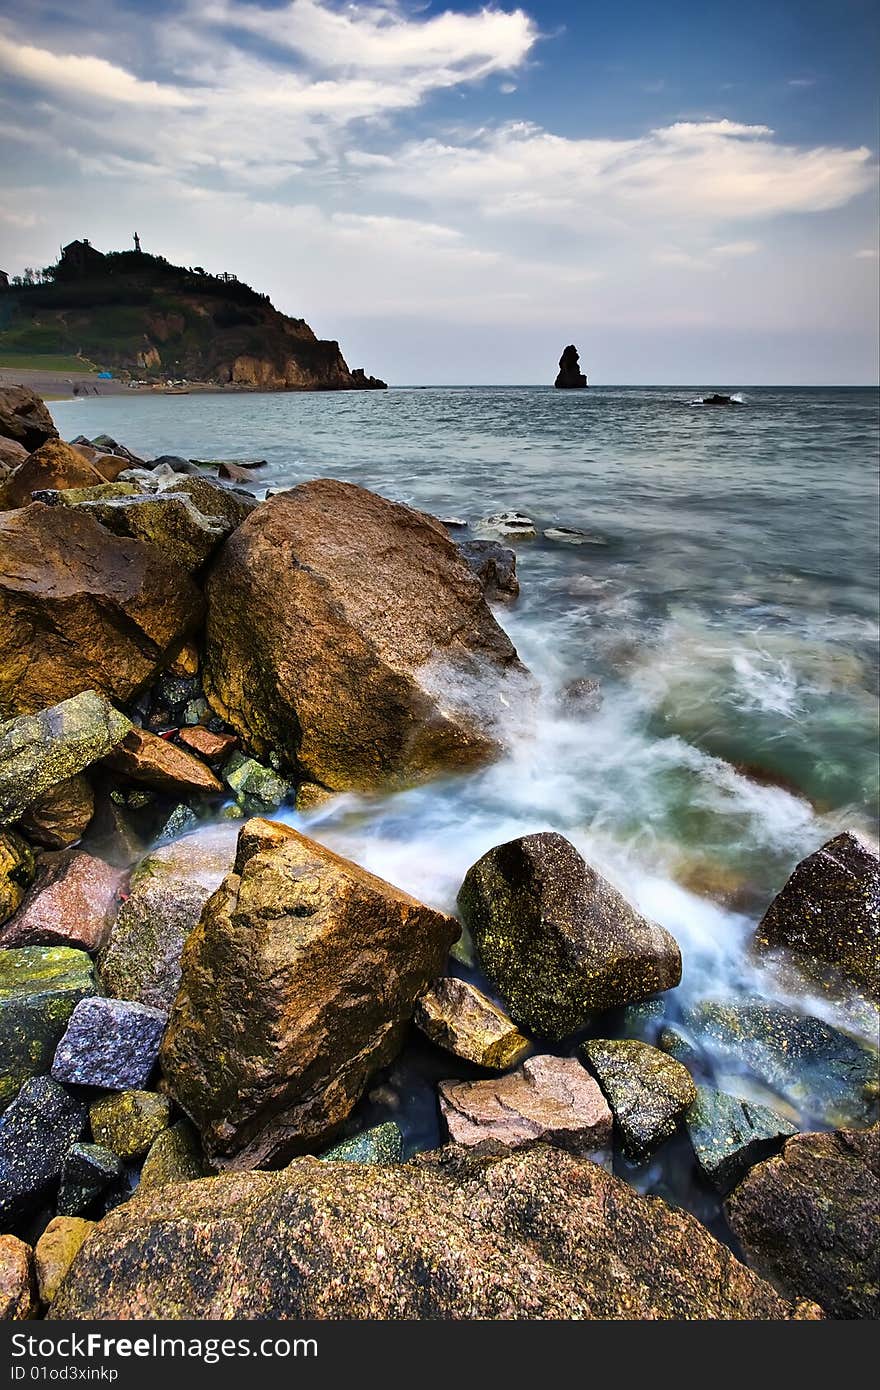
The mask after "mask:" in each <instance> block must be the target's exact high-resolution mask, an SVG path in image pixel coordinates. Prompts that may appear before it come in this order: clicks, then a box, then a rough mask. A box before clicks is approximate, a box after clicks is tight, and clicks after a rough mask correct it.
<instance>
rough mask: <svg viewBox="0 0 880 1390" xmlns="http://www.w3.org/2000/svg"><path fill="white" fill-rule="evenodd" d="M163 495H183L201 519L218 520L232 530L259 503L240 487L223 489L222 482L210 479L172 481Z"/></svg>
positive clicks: (163, 489)
mask: <svg viewBox="0 0 880 1390" xmlns="http://www.w3.org/2000/svg"><path fill="white" fill-rule="evenodd" d="M161 491H162V495H163V496H166V497H167V496H169V495H170V496H172V497H174V496H178V495H184V496H186V497H189V499H190V501H191V502H192V503H193V505H194V506H196V507H197V508H198V509H199V511H200V512H201V513H202V515H203V516H212V517H219V518H220V519H221V520H222V521H224V522H226V523H227V524H228V529H230V530H234V529H235V527H236V526H240V525H241V523H242V522H243V521H244V519H245V517H247V516H249V515H250V513H251V512H252V511H254V509H255V508H256V507H258V506H259V505H260V504H259V502H258V501H257V499H256V497H254V496H253V494H252V493H250V492H245V491H243V489H241V488H233V487H226V486H224V484H223V483H215V482H212V481H211V479H210V478H203V477H196V478H175V479H174V481H173V482H169V483H166V484H165V485H164V486H163V487H162V489H161Z"/></svg>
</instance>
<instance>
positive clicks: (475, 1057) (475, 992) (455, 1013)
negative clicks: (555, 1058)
mask: <svg viewBox="0 0 880 1390" xmlns="http://www.w3.org/2000/svg"><path fill="white" fill-rule="evenodd" d="M415 1022H416V1025H417V1027H419V1028H420V1029H421V1030H422V1032H423V1033H424V1034H425V1036H426V1037H428V1038H430V1039H431V1041H432V1042H434V1043H436V1044H437V1046H438V1047H442V1048H443V1049H444V1050H445V1051H446V1052H451V1053H453V1054H454V1055H455V1056H456V1057H462V1058H463V1059H464V1060H465V1061H466V1062H475V1063H476V1065H477V1066H480V1067H488V1068H490V1069H491V1070H493V1071H506V1070H507V1069H508V1067H515V1066H516V1065H517V1063H518V1062H521V1061H522V1060H523V1058H524V1057H526V1056H527V1055H528V1053H529V1052H530V1051H531V1050H532V1044H531V1042H530V1041H529V1039H528V1038H524V1037H523V1035H522V1033H520V1031H519V1029H518V1028H517V1027H516V1025H515V1023H514V1022H513V1020H512V1019H510V1018H509V1017H508V1015H507V1014H506V1013H505V1012H504V1010H503V1009H499V1007H498V1005H497V1004H493V1003H492V1000H491V999H488V998H487V997H486V995H485V994H483V992H482V990H479V989H477V987H476V986H475V985H472V984H469V983H468V982H467V981H466V980H459V979H457V978H456V977H455V976H453V975H444V976H443V977H442V978H441V979H439V980H435V981H434V983H433V984H432V985H431V986H430V988H429V989H427V990H426V991H425V993H424V994H423V995H422V997H421V999H419V1001H418V1003H417V1005H416V1012H415Z"/></svg>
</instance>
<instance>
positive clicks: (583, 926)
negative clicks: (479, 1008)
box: [458, 832, 681, 1039]
mask: <svg viewBox="0 0 880 1390" xmlns="http://www.w3.org/2000/svg"><path fill="white" fill-rule="evenodd" d="M458 904H459V908H460V910H461V914H462V918H463V920H464V922H465V925H466V926H467V927H468V928H469V930H470V932H471V935H472V937H473V940H474V945H475V947H476V951H477V957H478V960H479V962H480V964H481V966H482V968H483V970H484V971H485V973H486V974H487V975H488V977H489V979H490V980H491V981H492V982H493V983H494V984H495V985H496V986H497V988H498V990H499V991H500V993H501V995H502V997H503V998H504V1000H505V1002H506V1004H507V1005H508V1007H509V1009H510V1012H511V1016H512V1017H513V1019H514V1020H515V1021H516V1022H517V1023H520V1024H523V1025H524V1026H526V1027H527V1028H529V1029H530V1030H532V1031H533V1032H535V1033H537V1034H539V1035H541V1036H544V1037H548V1038H556V1039H560V1038H565V1037H567V1036H569V1035H570V1034H572V1033H575V1032H577V1031H578V1030H579V1029H580V1028H583V1027H584V1026H585V1025H586V1024H587V1023H588V1022H589V1021H590V1019H591V1017H592V1016H593V1015H594V1014H595V1013H596V1012H598V1011H601V1010H604V1009H609V1008H612V1007H614V1006H616V1005H621V1004H627V1003H631V1002H634V1001H636V1000H638V999H643V998H645V997H646V996H647V995H649V994H654V993H656V992H657V991H658V990H664V989H671V988H672V987H673V986H674V985H677V984H678V982H679V980H680V978H681V955H680V953H679V950H678V946H677V945H676V943H675V941H674V940H673V938H672V936H671V935H670V934H669V932H667V931H665V930H664V929H663V928H662V927H659V926H657V925H656V924H655V923H653V922H649V921H647V919H646V918H644V917H642V916H641V914H640V913H638V912H636V911H635V909H634V908H632V907H631V906H630V905H629V903H628V902H626V900H625V899H624V898H623V897H622V896H621V894H620V893H618V891H617V889H616V888H613V887H612V886H611V884H610V883H608V882H607V881H606V880H605V879H603V878H602V877H601V876H600V875H599V874H598V873H597V872H596V870H595V869H593V868H592V867H591V866H590V865H589V864H586V863H585V862H584V860H583V859H582V857H581V856H580V854H578V852H577V850H576V849H575V847H574V845H572V844H571V843H570V842H569V841H568V840H566V839H565V838H564V837H563V836H562V835H558V834H556V833H554V832H545V833H543V834H539V835H526V836H524V837H523V838H522V839H520V840H511V841H510V842H509V843H508V844H505V845H498V846H497V847H496V848H495V849H492V850H490V851H489V853H488V854H485V855H484V856H483V858H482V859H480V860H479V861H478V862H477V863H476V864H475V865H473V867H472V868H471V869H469V870H468V873H467V876H466V878H465V880H464V883H463V885H462V888H461V892H460V894H459V898H458Z"/></svg>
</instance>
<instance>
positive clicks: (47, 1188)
mask: <svg viewBox="0 0 880 1390" xmlns="http://www.w3.org/2000/svg"><path fill="white" fill-rule="evenodd" d="M87 1121H88V1112H87V1110H86V1106H85V1104H84V1103H83V1101H81V1100H80V1099H79V1098H78V1097H77V1096H75V1095H74V1094H73V1093H72V1092H71V1091H69V1090H67V1088H66V1087H64V1086H59V1084H58V1082H57V1081H53V1080H52V1078H51V1077H50V1076H36V1077H33V1078H32V1079H31V1080H30V1081H26V1082H25V1084H24V1085H23V1086H22V1088H21V1090H20V1091H19V1093H18V1095H17V1096H16V1097H15V1100H13V1102H12V1104H11V1105H10V1106H9V1107H8V1108H7V1110H6V1111H5V1112H4V1114H3V1115H0V1221H2V1222H3V1224H4V1226H6V1227H7V1228H8V1227H9V1225H13V1226H14V1225H15V1223H16V1222H18V1221H20V1220H22V1219H23V1218H25V1217H27V1216H28V1215H29V1214H30V1213H32V1212H33V1211H34V1210H35V1209H36V1208H38V1207H39V1206H40V1205H41V1203H42V1202H43V1201H44V1200H45V1198H46V1197H47V1196H49V1195H50V1194H51V1193H52V1191H53V1190H54V1189H55V1188H56V1187H57V1185H58V1180H59V1178H60V1177H61V1170H62V1168H63V1166H64V1160H65V1158H66V1157H67V1154H68V1152H69V1150H70V1149H71V1148H72V1146H73V1145H74V1144H75V1143H76V1142H77V1141H78V1140H79V1139H80V1138H82V1136H83V1134H84V1133H85V1130H86V1124H87Z"/></svg>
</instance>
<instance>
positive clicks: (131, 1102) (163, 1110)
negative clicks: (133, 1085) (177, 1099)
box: [89, 1091, 171, 1158]
mask: <svg viewBox="0 0 880 1390" xmlns="http://www.w3.org/2000/svg"><path fill="white" fill-rule="evenodd" d="M170 1120H171V1101H170V1100H169V1099H168V1097H167V1096H163V1095H160V1094H159V1093H158V1091H122V1092H120V1093H119V1094H118V1095H111V1096H102V1097H101V1099H100V1100H96V1101H93V1102H92V1104H91V1105H90V1106H89V1124H90V1125H91V1129H92V1136H93V1137H94V1140H95V1143H96V1144H103V1145H104V1146H105V1148H108V1149H112V1150H113V1152H114V1153H115V1154H118V1155H119V1157H120V1158H140V1157H142V1156H143V1155H144V1154H145V1153H146V1152H147V1150H148V1149H149V1147H150V1145H151V1144H152V1143H153V1140H154V1139H156V1138H158V1136H159V1135H160V1134H161V1133H162V1131H163V1130H164V1129H167V1128H168V1125H169V1123H170Z"/></svg>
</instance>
